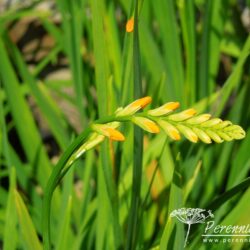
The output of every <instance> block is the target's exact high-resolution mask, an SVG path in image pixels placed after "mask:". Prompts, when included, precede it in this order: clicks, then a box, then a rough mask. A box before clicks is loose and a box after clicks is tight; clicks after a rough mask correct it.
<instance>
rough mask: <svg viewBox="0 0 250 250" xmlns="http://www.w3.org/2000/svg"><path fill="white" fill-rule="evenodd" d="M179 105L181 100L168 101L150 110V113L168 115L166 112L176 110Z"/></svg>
mask: <svg viewBox="0 0 250 250" xmlns="http://www.w3.org/2000/svg"><path fill="white" fill-rule="evenodd" d="M179 106H180V103H179V102H168V103H165V104H164V105H162V106H161V107H159V108H156V109H152V110H149V111H148V114H149V115H152V116H163V115H166V114H168V113H170V112H172V111H174V110H175V109H177V108H178V107H179Z"/></svg>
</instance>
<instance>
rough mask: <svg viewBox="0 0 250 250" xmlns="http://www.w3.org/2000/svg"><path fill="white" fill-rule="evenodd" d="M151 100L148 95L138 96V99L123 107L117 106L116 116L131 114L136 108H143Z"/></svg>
mask: <svg viewBox="0 0 250 250" xmlns="http://www.w3.org/2000/svg"><path fill="white" fill-rule="evenodd" d="M151 101H152V98H151V97H150V96H146V97H143V98H140V99H138V100H136V101H134V102H132V103H130V104H129V105H128V106H126V107H125V108H119V109H118V110H117V111H116V116H117V117H122V116H129V115H133V114H135V113H136V112H137V111H138V110H140V109H143V108H144V107H146V106H147V105H148V104H149V103H151Z"/></svg>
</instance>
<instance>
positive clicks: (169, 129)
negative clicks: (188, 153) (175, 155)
mask: <svg viewBox="0 0 250 250" xmlns="http://www.w3.org/2000/svg"><path fill="white" fill-rule="evenodd" d="M159 125H160V126H161V128H162V129H163V130H164V131H165V133H166V134H167V135H168V136H169V137H170V138H172V139H173V140H175V141H179V140H180V139H181V135H180V133H179V131H178V130H177V129H176V128H175V127H174V126H173V125H172V124H170V123H169V122H167V121H164V120H160V121H159Z"/></svg>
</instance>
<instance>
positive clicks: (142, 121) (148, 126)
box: [132, 117, 160, 134]
mask: <svg viewBox="0 0 250 250" xmlns="http://www.w3.org/2000/svg"><path fill="white" fill-rule="evenodd" d="M132 121H133V122H134V123H135V124H136V125H138V126H139V127H141V128H142V129H144V130H146V131H148V132H149V133H154V134H157V133H159V132H160V129H159V127H158V126H157V125H156V123H155V122H153V121H151V120H149V119H148V118H145V117H133V118H132Z"/></svg>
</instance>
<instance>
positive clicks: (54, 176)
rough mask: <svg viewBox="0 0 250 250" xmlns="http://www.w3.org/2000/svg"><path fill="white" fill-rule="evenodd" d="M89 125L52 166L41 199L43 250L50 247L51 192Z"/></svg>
mask: <svg viewBox="0 0 250 250" xmlns="http://www.w3.org/2000/svg"><path fill="white" fill-rule="evenodd" d="M128 119H129V118H116V117H115V116H107V117H104V118H102V119H99V120H96V121H95V123H99V124H102V123H109V122H113V121H126V120H128ZM91 131H92V129H91V125H90V126H89V127H88V128H87V129H85V130H84V131H83V132H82V133H81V134H80V135H79V136H78V137H77V138H76V139H75V140H74V141H73V142H72V144H71V145H70V146H69V147H68V148H67V150H66V151H65V152H64V153H63V155H62V156H61V158H60V160H59V161H58V163H57V164H56V166H55V167H54V168H53V170H52V173H51V175H50V178H49V180H48V183H47V185H46V188H45V193H44V201H43V211H42V213H43V214H42V218H43V225H42V229H43V244H44V249H45V250H50V249H51V241H50V207H51V200H52V196H53V193H54V191H55V188H56V186H57V185H58V183H59V182H60V180H61V179H62V178H63V177H64V175H65V174H66V173H67V172H68V170H69V169H70V166H67V168H65V166H66V164H67V162H68V160H69V158H70V157H71V155H72V154H73V153H74V152H75V151H76V150H77V149H78V148H79V147H80V146H81V145H82V144H83V143H84V141H85V140H86V138H87V137H88V136H89V134H90V133H91Z"/></svg>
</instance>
